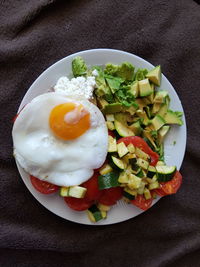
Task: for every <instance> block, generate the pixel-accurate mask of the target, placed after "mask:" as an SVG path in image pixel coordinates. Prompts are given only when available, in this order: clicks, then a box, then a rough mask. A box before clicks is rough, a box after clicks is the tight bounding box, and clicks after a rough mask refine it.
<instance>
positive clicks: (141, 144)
mask: <svg viewBox="0 0 200 267" xmlns="http://www.w3.org/2000/svg"><path fill="white" fill-rule="evenodd" d="M121 142H124V144H125V145H126V146H128V145H129V144H133V145H134V146H136V147H138V148H140V149H141V150H142V151H144V152H145V153H147V154H148V155H149V156H150V157H151V165H153V166H155V165H156V163H157V162H158V159H159V155H158V154H157V153H156V152H154V151H153V150H152V149H151V148H150V147H149V146H148V145H147V143H146V142H145V141H144V140H143V139H142V138H141V137H139V136H128V137H122V138H120V139H119V140H118V141H117V143H121Z"/></svg>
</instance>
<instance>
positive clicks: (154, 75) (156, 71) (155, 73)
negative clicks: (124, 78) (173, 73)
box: [146, 65, 161, 86]
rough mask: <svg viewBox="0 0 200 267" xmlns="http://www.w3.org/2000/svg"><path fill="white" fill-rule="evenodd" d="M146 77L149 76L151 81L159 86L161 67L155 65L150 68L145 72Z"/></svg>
mask: <svg viewBox="0 0 200 267" xmlns="http://www.w3.org/2000/svg"><path fill="white" fill-rule="evenodd" d="M146 77H147V78H149V80H150V81H151V82H153V83H154V84H155V85H157V86H160V82H161V67H160V65H159V66H156V67H155V68H153V69H152V70H150V71H149V72H148V73H147V74H146Z"/></svg>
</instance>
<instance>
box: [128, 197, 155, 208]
mask: <svg viewBox="0 0 200 267" xmlns="http://www.w3.org/2000/svg"><path fill="white" fill-rule="evenodd" d="M152 201H153V198H150V199H145V197H144V196H143V195H137V197H136V198H135V199H133V200H131V203H132V204H133V205H135V206H136V207H138V208H140V209H142V210H148V209H149V208H150V207H151V204H152Z"/></svg>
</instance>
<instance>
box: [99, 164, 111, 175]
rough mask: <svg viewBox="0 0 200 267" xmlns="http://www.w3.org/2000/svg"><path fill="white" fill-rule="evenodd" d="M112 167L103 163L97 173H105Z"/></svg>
mask: <svg viewBox="0 0 200 267" xmlns="http://www.w3.org/2000/svg"><path fill="white" fill-rule="evenodd" d="M112 170H113V169H112V167H111V166H110V165H109V164H105V165H103V166H102V167H101V169H100V170H99V173H100V174H101V175H104V174H107V173H109V172H111V171H112Z"/></svg>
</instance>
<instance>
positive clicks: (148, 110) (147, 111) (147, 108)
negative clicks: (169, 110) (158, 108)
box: [144, 106, 151, 119]
mask: <svg viewBox="0 0 200 267" xmlns="http://www.w3.org/2000/svg"><path fill="white" fill-rule="evenodd" d="M144 111H145V112H146V114H147V117H148V119H150V118H151V109H150V107H149V106H146V107H145V108H144Z"/></svg>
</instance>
